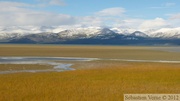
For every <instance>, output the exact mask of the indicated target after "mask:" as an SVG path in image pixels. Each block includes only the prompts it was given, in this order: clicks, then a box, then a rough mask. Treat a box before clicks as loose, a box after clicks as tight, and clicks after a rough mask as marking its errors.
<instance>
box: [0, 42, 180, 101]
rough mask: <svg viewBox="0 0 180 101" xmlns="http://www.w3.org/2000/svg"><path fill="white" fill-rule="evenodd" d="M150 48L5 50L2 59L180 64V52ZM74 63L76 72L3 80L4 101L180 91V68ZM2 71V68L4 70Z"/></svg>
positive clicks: (78, 100)
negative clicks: (12, 57) (38, 58)
mask: <svg viewBox="0 0 180 101" xmlns="http://www.w3.org/2000/svg"><path fill="white" fill-rule="evenodd" d="M151 48H152V47H150V48H149V47H118V46H39V45H0V56H61V57H93V58H114V59H146V60H180V53H178V52H177V53H174V52H163V51H157V50H151ZM12 50H13V51H12ZM73 63H74V65H73V66H72V67H73V68H76V70H75V71H65V72H45V73H14V74H1V75H0V83H1V84H0V101H123V94H127V93H135V94H138V93H142V94H147V93H155V94H157V93H161V94H162V93H163V94H164V93H179V91H180V86H179V85H180V73H179V72H180V68H179V67H180V64H178V63H174V64H171V63H147V62H122V61H110V60H99V61H86V62H73ZM2 66H3V65H0V68H4V67H2ZM12 67H14V66H12ZM47 68H49V67H47Z"/></svg>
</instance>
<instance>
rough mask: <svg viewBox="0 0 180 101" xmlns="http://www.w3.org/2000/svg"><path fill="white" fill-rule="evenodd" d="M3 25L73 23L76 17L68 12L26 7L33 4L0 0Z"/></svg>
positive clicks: (0, 14) (0, 20) (0, 15)
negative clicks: (35, 9)
mask: <svg viewBox="0 0 180 101" xmlns="http://www.w3.org/2000/svg"><path fill="white" fill-rule="evenodd" d="M0 6H1V9H0V22H1V23H0V25H1V26H16V25H17V26H26V25H71V24H74V23H75V22H76V19H75V17H72V16H70V15H66V14H56V13H50V12H42V11H34V10H31V9H28V8H26V7H30V6H31V5H28V4H24V3H17V2H0Z"/></svg>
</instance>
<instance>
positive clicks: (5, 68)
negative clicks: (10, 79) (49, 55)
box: [0, 64, 53, 71]
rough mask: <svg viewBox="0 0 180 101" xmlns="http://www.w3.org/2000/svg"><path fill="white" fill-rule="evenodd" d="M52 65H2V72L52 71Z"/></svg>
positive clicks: (0, 69)
mask: <svg viewBox="0 0 180 101" xmlns="http://www.w3.org/2000/svg"><path fill="white" fill-rule="evenodd" d="M52 68H53V66H50V65H37V64H0V71H10V70H11V71H13V70H44V69H52Z"/></svg>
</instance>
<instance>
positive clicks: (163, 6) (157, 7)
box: [150, 2, 176, 9]
mask: <svg viewBox="0 0 180 101" xmlns="http://www.w3.org/2000/svg"><path fill="white" fill-rule="evenodd" d="M175 5H176V3H173V2H167V3H163V4H161V5H159V6H155V7H150V8H152V9H163V8H170V7H173V6H175Z"/></svg>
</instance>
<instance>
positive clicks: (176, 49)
mask: <svg viewBox="0 0 180 101" xmlns="http://www.w3.org/2000/svg"><path fill="white" fill-rule="evenodd" d="M153 49H155V50H160V51H167V52H180V47H179V46H177V47H155V48H154V47H153Z"/></svg>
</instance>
